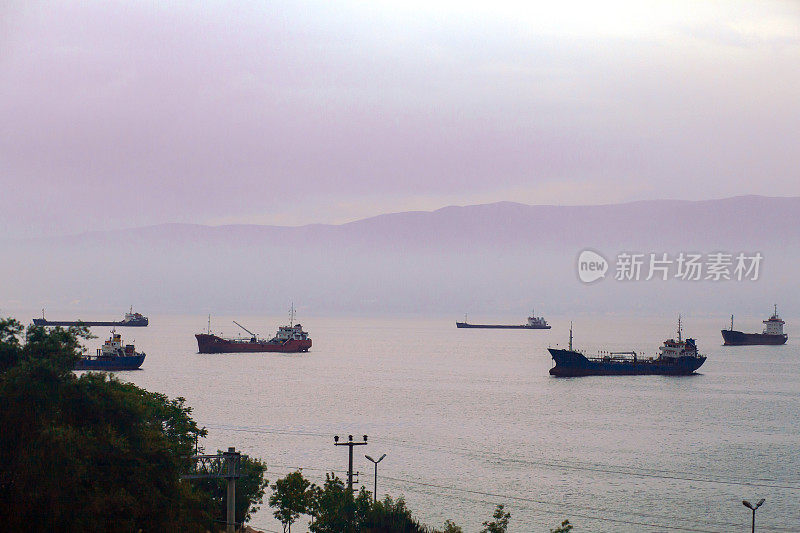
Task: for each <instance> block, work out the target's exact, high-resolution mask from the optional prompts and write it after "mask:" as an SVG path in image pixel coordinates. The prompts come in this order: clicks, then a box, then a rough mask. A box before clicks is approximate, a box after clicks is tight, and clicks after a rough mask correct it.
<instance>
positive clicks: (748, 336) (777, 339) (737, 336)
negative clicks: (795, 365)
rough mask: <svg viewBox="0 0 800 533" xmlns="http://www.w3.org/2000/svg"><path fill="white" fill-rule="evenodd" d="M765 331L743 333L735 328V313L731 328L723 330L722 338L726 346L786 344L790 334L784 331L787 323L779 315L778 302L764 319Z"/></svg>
mask: <svg viewBox="0 0 800 533" xmlns="http://www.w3.org/2000/svg"><path fill="white" fill-rule="evenodd" d="M763 323H764V331H763V332H761V333H742V332H741V331H736V330H734V329H733V315H731V328H730V329H723V330H722V339H723V340H724V341H725V343H724V345H725V346H760V345H779V344H786V341H787V340H789V336H788V335H787V334H786V333H784V332H783V325H784V324H786V322H784V321H783V320H782V319H781V317H779V316H778V304H775V308H774V311H773V313H772V316H771V317H769V318H768V319H767V320H764V321H763Z"/></svg>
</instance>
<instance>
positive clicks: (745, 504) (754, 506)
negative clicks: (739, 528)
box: [742, 498, 764, 533]
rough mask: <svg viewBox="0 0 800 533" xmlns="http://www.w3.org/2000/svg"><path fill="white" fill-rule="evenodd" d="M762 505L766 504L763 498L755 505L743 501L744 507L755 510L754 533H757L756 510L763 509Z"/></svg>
mask: <svg viewBox="0 0 800 533" xmlns="http://www.w3.org/2000/svg"><path fill="white" fill-rule="evenodd" d="M762 503H764V498H761V499H760V500H758V501H757V502H756V504H755V505H753V504H752V503H750V502H749V501H747V500H742V505H744V506H745V507H747V508H748V509H752V510H753V529H752V533H756V509H758V508H759V507H761V504H762Z"/></svg>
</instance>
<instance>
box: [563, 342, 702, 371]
mask: <svg viewBox="0 0 800 533" xmlns="http://www.w3.org/2000/svg"><path fill="white" fill-rule="evenodd" d="M549 351H550V355H551V356H552V357H553V361H555V363H556V366H554V367H553V368H551V369H550V374H551V375H553V376H558V377H578V376H646V375H658V376H685V375H689V374H692V373H694V372H695V370H697V369H698V368H700V367H701V366H702V365H703V363H704V362H705V360H706V358H705V357H685V356H684V357H678V358H677V359H675V360H674V362H663V361H658V360H654V361H650V360H641V361H633V360H629V361H595V360H590V359H587V358H586V357H585V356H584V355H583V354H581V353H578V352H575V351H571V350H559V349H556V348H550V349H549Z"/></svg>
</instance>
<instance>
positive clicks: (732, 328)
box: [731, 315, 733, 331]
mask: <svg viewBox="0 0 800 533" xmlns="http://www.w3.org/2000/svg"><path fill="white" fill-rule="evenodd" d="M731 331H733V315H731Z"/></svg>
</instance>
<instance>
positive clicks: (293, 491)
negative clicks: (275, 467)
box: [269, 470, 315, 532]
mask: <svg viewBox="0 0 800 533" xmlns="http://www.w3.org/2000/svg"><path fill="white" fill-rule="evenodd" d="M313 487H314V486H313V485H312V484H311V482H310V481H308V480H307V479H306V478H304V477H303V473H302V472H300V471H299V470H298V471H297V472H292V473H290V474H287V476H286V477H284V478H282V479H279V480H277V481H276V482H275V484H274V485H272V490H273V491H274V492H273V494H272V496H270V498H269V504H270V506H271V507H276V508H277V509H276V510H275V511H274V512H273V513H272V514H273V515H274V516H275V518H277V519H278V520H279V521H280V522H281V523H282V524H283V529H284V531H289V532H291V531H292V524H293V523H294V522H295V521H296V520H297V519H298V518H300V515H302V514H307V513H308V511H309V509H310V507H311V504H312V502H313V498H314V494H315V493H314V488H313Z"/></svg>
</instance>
